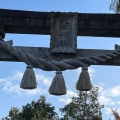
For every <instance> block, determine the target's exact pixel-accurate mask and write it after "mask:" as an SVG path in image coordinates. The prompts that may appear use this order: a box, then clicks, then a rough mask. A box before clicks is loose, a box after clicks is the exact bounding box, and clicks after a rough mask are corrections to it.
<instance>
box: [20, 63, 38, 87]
mask: <svg viewBox="0 0 120 120" xmlns="http://www.w3.org/2000/svg"><path fill="white" fill-rule="evenodd" d="M36 87H37V83H36V77H35V73H34V71H33V67H32V66H31V65H28V66H27V67H26V71H25V73H24V75H23V78H22V81H21V84H20V88H22V89H34V88H36Z"/></svg>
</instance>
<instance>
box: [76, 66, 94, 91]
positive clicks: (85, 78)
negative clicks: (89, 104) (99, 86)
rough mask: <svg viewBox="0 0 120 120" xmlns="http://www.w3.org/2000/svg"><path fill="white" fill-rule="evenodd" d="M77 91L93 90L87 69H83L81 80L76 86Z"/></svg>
mask: <svg viewBox="0 0 120 120" xmlns="http://www.w3.org/2000/svg"><path fill="white" fill-rule="evenodd" d="M76 89H77V90H80V91H89V90H91V89H92V84H91V82H90V76H89V73H88V68H87V67H83V68H82V72H81V73H80V76H79V79H78V81H77V84H76Z"/></svg>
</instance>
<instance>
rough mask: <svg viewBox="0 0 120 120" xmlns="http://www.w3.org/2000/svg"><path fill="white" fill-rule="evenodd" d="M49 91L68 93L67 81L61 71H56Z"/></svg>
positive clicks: (52, 92) (59, 93)
mask: <svg viewBox="0 0 120 120" xmlns="http://www.w3.org/2000/svg"><path fill="white" fill-rule="evenodd" d="M49 93H50V94H52V95H65V94H66V86H65V81H64V78H63V76H62V72H61V71H57V72H56V76H55V77H54V79H53V81H52V84H51V86H50V88H49Z"/></svg>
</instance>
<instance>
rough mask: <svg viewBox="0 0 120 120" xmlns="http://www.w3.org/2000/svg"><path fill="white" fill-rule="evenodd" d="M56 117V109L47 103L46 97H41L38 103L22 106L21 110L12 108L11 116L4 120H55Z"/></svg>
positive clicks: (33, 102)
mask: <svg viewBox="0 0 120 120" xmlns="http://www.w3.org/2000/svg"><path fill="white" fill-rule="evenodd" d="M56 115H57V113H56V112H55V107H54V106H51V104H50V103H47V102H46V99H45V96H40V98H39V99H38V100H37V101H32V102H31V103H28V104H26V105H25V106H22V109H21V110H19V109H18V108H16V107H13V108H11V110H10V111H9V116H8V117H6V118H5V119H3V120H11V119H12V120H40V119H41V120H42V119H43V120H44V119H48V120H53V118H54V119H55V116H56Z"/></svg>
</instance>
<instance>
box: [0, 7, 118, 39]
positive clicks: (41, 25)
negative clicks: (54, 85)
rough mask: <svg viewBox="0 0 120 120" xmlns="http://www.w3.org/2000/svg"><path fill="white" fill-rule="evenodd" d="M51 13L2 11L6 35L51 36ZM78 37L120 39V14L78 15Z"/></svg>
mask: <svg viewBox="0 0 120 120" xmlns="http://www.w3.org/2000/svg"><path fill="white" fill-rule="evenodd" d="M50 14H51V12H35V11H20V10H8V9H0V25H3V26H4V28H5V32H6V33H20V34H45V35H50V17H51V16H50ZM77 35H78V36H100V37H120V14H108V13H107V14H104V13H103V14H101V13H100V14H98V13H96V14H95V13H78V32H77Z"/></svg>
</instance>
